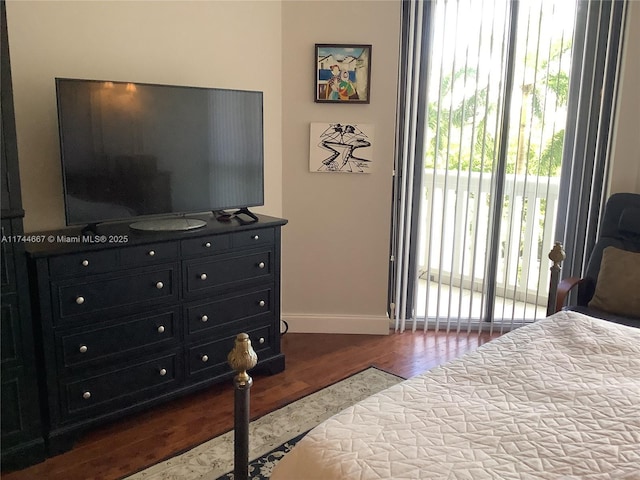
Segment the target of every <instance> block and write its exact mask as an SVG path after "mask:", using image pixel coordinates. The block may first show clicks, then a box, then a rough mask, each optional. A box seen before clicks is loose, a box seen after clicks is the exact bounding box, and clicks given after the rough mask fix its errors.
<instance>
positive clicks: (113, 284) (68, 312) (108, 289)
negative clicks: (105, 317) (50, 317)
mask: <svg viewBox="0 0 640 480" xmlns="http://www.w3.org/2000/svg"><path fill="white" fill-rule="evenodd" d="M177 277H178V264H170V265H165V266H162V267H142V268H138V269H136V270H130V271H126V272H123V273H119V274H109V275H96V276H93V277H91V278H86V279H83V280H82V281H78V280H77V279H72V280H61V281H58V282H52V284H51V288H52V296H53V302H54V313H55V318H56V320H58V321H61V322H64V321H67V320H73V319H74V317H77V316H79V315H86V314H88V313H97V312H106V311H108V310H112V309H116V308H118V307H123V306H126V305H135V304H144V303H145V302H151V301H154V300H155V301H157V300H166V299H177V297H178V295H177V288H176V285H178V279H177Z"/></svg>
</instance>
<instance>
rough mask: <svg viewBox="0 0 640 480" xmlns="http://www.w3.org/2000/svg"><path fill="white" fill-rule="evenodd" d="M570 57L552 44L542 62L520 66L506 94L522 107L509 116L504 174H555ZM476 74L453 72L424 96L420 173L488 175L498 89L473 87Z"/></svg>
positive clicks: (532, 58) (565, 48) (567, 48)
mask: <svg viewBox="0 0 640 480" xmlns="http://www.w3.org/2000/svg"><path fill="white" fill-rule="evenodd" d="M570 52H571V43H570V42H566V41H565V42H564V43H562V42H560V41H558V42H557V43H556V44H554V45H552V47H551V50H550V51H549V52H548V54H547V59H545V60H544V61H539V60H538V55H534V54H529V55H527V56H526V58H525V59H524V61H523V62H522V63H524V66H520V69H521V70H522V72H521V75H520V77H521V80H520V81H519V83H516V82H514V92H513V94H512V95H513V98H514V99H515V100H517V101H516V102H514V103H517V104H520V105H522V107H520V108H517V109H513V110H512V111H511V117H510V126H509V132H508V134H509V142H508V153H507V166H506V173H508V174H513V173H520V174H525V173H526V174H528V175H535V176H559V175H560V165H561V161H562V149H563V141H564V115H566V106H567V101H568V94H569V71H568V62H567V60H566V58H568V56H569V55H570ZM477 73H478V72H477V70H476V69H474V68H471V67H466V68H461V69H458V70H457V71H455V72H454V73H453V74H451V73H449V74H447V75H443V76H442V78H441V80H440V85H439V92H429V98H430V100H431V101H430V103H429V104H428V108H427V112H428V113H427V115H428V118H427V122H428V131H427V145H426V149H427V151H426V155H425V167H426V168H431V169H433V168H438V169H444V168H447V169H449V170H457V171H469V172H481V171H482V172H493V170H494V167H495V165H494V163H495V161H496V159H497V150H498V133H497V132H498V131H499V119H498V115H499V113H500V112H499V108H498V104H497V101H496V99H495V98H494V97H495V96H496V94H497V89H498V85H491V86H489V85H484V86H480V85H476V79H477V77H478V75H477ZM474 87H475V88H474ZM471 90H473V92H472V93H470V94H467V92H470V91H471ZM460 92H465V93H464V94H462V95H461V94H460ZM518 97H519V98H518ZM454 98H455V100H454ZM559 119H560V120H559Z"/></svg>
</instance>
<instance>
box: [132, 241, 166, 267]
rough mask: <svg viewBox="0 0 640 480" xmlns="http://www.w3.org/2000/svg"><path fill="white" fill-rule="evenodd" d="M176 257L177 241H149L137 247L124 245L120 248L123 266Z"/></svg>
mask: <svg viewBox="0 0 640 480" xmlns="http://www.w3.org/2000/svg"><path fill="white" fill-rule="evenodd" d="M177 258H178V243H177V242H163V243H151V244H149V245H141V246H139V247H125V248H123V249H122V250H120V263H121V264H122V265H123V266H133V265H148V264H152V263H164V262H171V261H174V260H176V259H177Z"/></svg>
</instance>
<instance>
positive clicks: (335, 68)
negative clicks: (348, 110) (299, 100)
mask: <svg viewBox="0 0 640 480" xmlns="http://www.w3.org/2000/svg"><path fill="white" fill-rule="evenodd" d="M315 58H316V66H315V102H316V103H344V104H358V103H360V104H363V103H364V104H368V103H369V102H370V101H371V94H370V90H371V45H366V44H337V43H316V45H315Z"/></svg>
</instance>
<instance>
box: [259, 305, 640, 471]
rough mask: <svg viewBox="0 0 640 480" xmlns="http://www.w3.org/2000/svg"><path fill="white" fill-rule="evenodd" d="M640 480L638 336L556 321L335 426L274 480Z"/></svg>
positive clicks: (406, 387) (424, 377)
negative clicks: (410, 479) (408, 479)
mask: <svg viewBox="0 0 640 480" xmlns="http://www.w3.org/2000/svg"><path fill="white" fill-rule="evenodd" d="M405 478H414V479H443V480H444V479H460V480H461V479H464V480H482V479H500V480H508V479H518V480H529V479H554V480H569V479H572V480H573V479H583V480H595V479H624V480H631V479H633V480H636V479H640V329H634V328H631V327H625V326H622V325H617V324H613V323H609V322H605V321H603V320H598V319H594V318H591V317H587V316H584V315H581V314H578V313H572V312H560V313H557V314H555V315H553V316H551V317H549V318H547V319H544V320H541V321H539V322H537V323H534V324H532V325H528V326H525V327H522V328H519V329H517V330H515V331H513V332H511V333H509V334H506V335H504V336H502V337H500V338H498V339H496V340H493V341H491V342H489V343H487V344H485V345H483V346H482V347H480V348H479V349H478V350H476V351H475V352H472V353H469V354H467V355H465V356H463V357H461V358H459V359H456V360H454V361H452V362H449V363H447V364H445V365H442V366H440V367H437V368H435V369H432V370H430V371H428V372H426V373H424V374H421V375H418V376H416V377H413V378H411V379H409V380H407V381H405V382H402V383H400V384H398V385H395V386H393V387H391V388H389V389H387V390H384V391H383V392H380V393H378V394H376V395H373V396H372V397H369V398H368V399H366V400H363V401H361V402H359V403H357V404H356V405H354V406H352V407H349V408H348V409H346V410H344V411H343V412H341V413H339V414H337V415H335V416H333V417H332V418H330V419H329V420H327V421H325V422H323V423H322V424H320V425H318V426H317V427H316V428H314V429H313V430H312V431H311V432H309V433H308V434H307V435H306V436H305V437H304V438H303V439H302V440H301V441H300V442H299V443H298V444H297V445H296V446H295V447H294V448H293V450H292V451H291V452H290V453H289V454H287V455H286V456H285V457H284V458H283V459H282V460H281V461H280V462H279V463H278V464H277V465H276V467H275V468H274V471H273V473H272V475H271V480H315V479H318V480H342V479H344V480H346V479H358V480H365V479H387V480H400V479H405Z"/></svg>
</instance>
